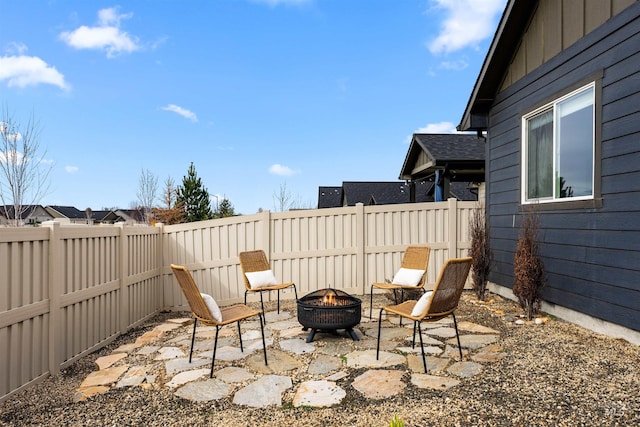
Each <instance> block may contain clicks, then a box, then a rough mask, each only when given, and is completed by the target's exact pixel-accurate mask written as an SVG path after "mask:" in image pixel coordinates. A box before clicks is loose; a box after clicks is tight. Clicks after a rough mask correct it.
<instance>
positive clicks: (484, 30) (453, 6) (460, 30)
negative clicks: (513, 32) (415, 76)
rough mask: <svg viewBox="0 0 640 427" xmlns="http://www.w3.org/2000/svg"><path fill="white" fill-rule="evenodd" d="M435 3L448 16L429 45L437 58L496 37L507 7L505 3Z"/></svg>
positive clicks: (459, 0) (497, 0)
mask: <svg viewBox="0 0 640 427" xmlns="http://www.w3.org/2000/svg"><path fill="white" fill-rule="evenodd" d="M432 3H434V7H435V8H436V9H444V11H445V14H446V18H445V20H444V22H443V23H442V25H441V28H440V33H439V34H438V36H437V37H436V38H435V40H433V41H432V42H431V43H429V45H428V47H429V50H430V51H431V53H434V54H439V53H450V52H455V51H458V50H461V49H464V48H467V47H473V48H476V47H477V45H478V43H479V42H481V41H482V40H484V39H486V38H488V37H491V36H492V35H493V33H494V31H495V23H494V19H495V17H496V15H498V14H499V13H500V12H502V10H503V9H504V6H505V0H432Z"/></svg>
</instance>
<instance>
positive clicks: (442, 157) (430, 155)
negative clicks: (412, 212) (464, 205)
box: [399, 133, 485, 201]
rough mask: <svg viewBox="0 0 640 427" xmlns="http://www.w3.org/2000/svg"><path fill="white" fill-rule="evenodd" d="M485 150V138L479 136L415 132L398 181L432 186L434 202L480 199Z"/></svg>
mask: <svg viewBox="0 0 640 427" xmlns="http://www.w3.org/2000/svg"><path fill="white" fill-rule="evenodd" d="M484 147H485V139H484V138H483V137H481V136H480V137H478V136H477V135H476V134H425V133H415V134H413V137H412V138H411V144H410V145H409V150H408V151H407V155H406V157H405V160H404V164H403V165H402V170H401V171H400V176H399V179H402V180H406V181H408V182H409V184H410V185H415V184H417V183H421V182H424V181H428V182H431V183H433V188H432V196H433V200H435V201H443V200H447V199H448V198H449V197H456V198H458V199H459V200H478V198H477V194H478V193H477V189H478V187H480V186H481V184H482V183H483V182H484ZM472 190H475V191H472ZM412 201H413V200H412Z"/></svg>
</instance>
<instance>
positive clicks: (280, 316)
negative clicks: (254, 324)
mask: <svg viewBox="0 0 640 427" xmlns="http://www.w3.org/2000/svg"><path fill="white" fill-rule="evenodd" d="M291 316H292V315H291V313H290V312H288V311H280V313H278V312H277V311H268V312H267V313H266V314H265V315H264V318H265V320H266V321H267V322H279V321H282V320H288V319H291ZM298 326H300V325H299V324H298Z"/></svg>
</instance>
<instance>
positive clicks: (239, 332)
mask: <svg viewBox="0 0 640 427" xmlns="http://www.w3.org/2000/svg"><path fill="white" fill-rule="evenodd" d="M238 338H240V352H241V353H244V349H243V348H242V331H241V330H240V321H239V320H238Z"/></svg>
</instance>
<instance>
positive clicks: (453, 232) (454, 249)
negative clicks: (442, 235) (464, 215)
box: [447, 197, 458, 258]
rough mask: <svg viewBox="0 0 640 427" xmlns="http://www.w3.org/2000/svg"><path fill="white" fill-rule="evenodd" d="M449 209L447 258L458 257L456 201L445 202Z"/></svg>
mask: <svg viewBox="0 0 640 427" xmlns="http://www.w3.org/2000/svg"><path fill="white" fill-rule="evenodd" d="M447 202H448V206H447V208H448V209H449V232H448V234H449V258H457V257H458V200H457V199H455V198H453V197H452V198H449V199H448V200H447Z"/></svg>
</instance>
